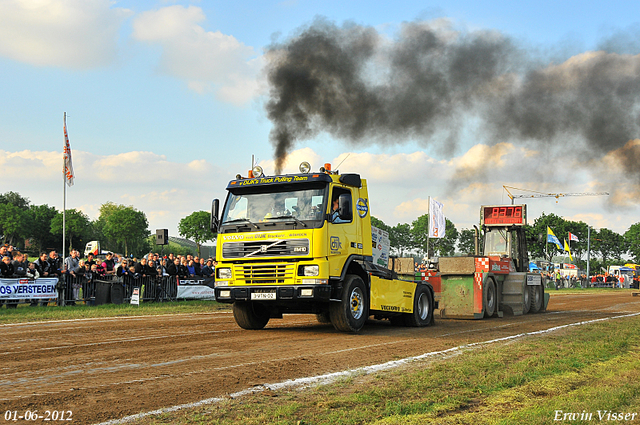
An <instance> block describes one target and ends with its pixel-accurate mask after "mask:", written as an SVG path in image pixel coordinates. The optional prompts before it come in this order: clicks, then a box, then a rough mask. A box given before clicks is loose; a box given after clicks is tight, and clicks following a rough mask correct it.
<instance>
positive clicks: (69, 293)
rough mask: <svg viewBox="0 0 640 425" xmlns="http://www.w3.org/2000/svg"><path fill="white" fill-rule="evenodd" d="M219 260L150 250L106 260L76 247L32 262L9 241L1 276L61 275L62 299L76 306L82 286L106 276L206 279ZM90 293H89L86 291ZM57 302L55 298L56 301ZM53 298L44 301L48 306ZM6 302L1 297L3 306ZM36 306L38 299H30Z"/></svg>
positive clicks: (0, 253) (1, 253)
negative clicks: (64, 255) (82, 254)
mask: <svg viewBox="0 0 640 425" xmlns="http://www.w3.org/2000/svg"><path fill="white" fill-rule="evenodd" d="M216 264H217V263H216V261H215V260H214V259H213V258H208V259H205V258H204V257H203V258H199V257H198V256H193V255H190V254H189V255H174V254H173V253H171V254H169V255H165V256H160V255H159V254H158V253H153V252H150V253H148V254H146V255H145V256H144V257H143V258H141V259H138V258H133V257H130V258H126V257H124V256H122V255H119V254H113V253H108V254H107V255H106V257H105V258H104V259H101V258H96V257H95V256H94V255H93V254H91V253H89V254H88V255H87V258H85V259H81V258H80V253H79V252H78V250H76V249H72V250H71V252H70V253H69V256H68V257H67V258H65V259H64V261H63V260H62V258H60V256H59V255H58V253H57V251H55V250H52V251H50V252H49V253H47V252H42V253H41V254H40V255H39V257H38V259H36V260H35V261H33V262H30V261H29V260H28V258H27V256H26V255H25V254H23V253H22V252H19V251H17V250H15V249H14V247H13V246H11V245H9V244H4V245H2V246H0V277H2V278H26V279H38V278H44V277H49V278H51V277H57V278H58V279H59V280H58V285H57V290H58V302H59V300H62V299H63V298H66V299H67V300H68V301H67V305H75V301H76V300H78V299H79V296H80V290H81V288H86V287H87V283H90V282H93V281H95V279H99V278H104V277H106V276H114V277H122V278H123V279H125V280H131V279H134V280H135V279H139V278H148V277H150V278H154V277H164V276H176V277H177V278H180V279H205V278H213V277H214V275H215V266H216ZM85 296H86V294H85ZM54 301H55V300H54ZM49 302H52V300H44V301H40V302H39V303H40V305H42V306H46V305H48V304H49ZM2 303H3V301H2V300H0V306H1V304H2ZM17 303H18V301H17V300H10V301H9V300H7V301H6V305H7V308H15V307H16V306H17ZM30 304H31V305H32V306H37V305H38V300H32V301H30Z"/></svg>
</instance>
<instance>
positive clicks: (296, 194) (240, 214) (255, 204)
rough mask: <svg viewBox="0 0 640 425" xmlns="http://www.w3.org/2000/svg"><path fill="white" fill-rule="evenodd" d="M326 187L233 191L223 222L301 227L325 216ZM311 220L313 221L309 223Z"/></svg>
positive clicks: (226, 206)
mask: <svg viewBox="0 0 640 425" xmlns="http://www.w3.org/2000/svg"><path fill="white" fill-rule="evenodd" d="M325 193H326V188H325V187H322V188H309V189H298V190H286V189H282V190H277V191H275V190H274V191H271V192H262V193H247V192H244V191H239V192H236V193H233V192H230V193H229V196H228V198H227V202H226V204H225V208H224V212H223V214H222V225H223V226H224V225H226V224H238V225H243V224H244V225H251V226H254V227H256V225H257V226H259V227H261V226H260V224H261V223H272V224H271V225H273V223H281V224H282V225H283V226H284V225H287V224H289V225H291V224H293V223H296V224H297V225H301V226H302V227H304V226H306V225H310V226H311V227H315V225H314V222H316V223H318V224H320V223H322V220H323V218H324V214H323V212H324V205H325ZM309 222H311V223H309Z"/></svg>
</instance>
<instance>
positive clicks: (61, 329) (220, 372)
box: [0, 291, 640, 424]
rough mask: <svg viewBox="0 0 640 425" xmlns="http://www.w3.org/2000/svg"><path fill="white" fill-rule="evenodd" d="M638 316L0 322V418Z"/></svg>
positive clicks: (225, 387) (596, 311)
mask: <svg viewBox="0 0 640 425" xmlns="http://www.w3.org/2000/svg"><path fill="white" fill-rule="evenodd" d="M636 312H640V297H632V296H631V293H630V292H628V291H625V292H624V293H623V292H614V291H612V292H608V293H606V294H589V295H586V294H576V295H555V294H552V297H551V301H550V303H549V308H548V311H547V313H544V314H537V315H527V316H520V317H512V316H505V317H504V318H501V319H498V318H496V319H491V320H480V321H462V320H440V319H438V318H436V325H435V326H434V327H430V328H397V327H392V326H390V325H389V323H388V321H384V322H377V321H371V322H370V323H367V325H366V326H365V328H364V329H363V331H362V332H361V333H360V334H357V335H351V334H343V333H338V332H336V331H334V329H333V327H332V326H331V325H322V324H319V323H317V322H316V321H315V317H313V316H300V315H294V316H285V318H284V319H283V320H272V321H271V322H270V323H269V325H268V326H267V328H266V329H265V330H262V331H245V330H241V329H240V328H238V327H237V326H236V324H235V322H234V320H233V316H232V314H230V313H211V314H198V315H174V316H153V317H134V318H111V319H88V320H78V321H63V322H46V323H30V324H21V325H4V326H0V335H1V341H2V348H1V349H0V358H1V365H2V366H1V368H2V369H1V370H2V372H1V373H2V378H0V406H1V408H0V415H4V413H5V411H7V410H11V411H17V412H18V415H20V414H24V412H25V411H26V410H31V411H33V410H38V412H39V413H40V414H44V412H45V411H46V410H57V411H60V410H64V411H71V412H73V422H75V423H81V424H90V423H98V422H101V421H106V420H108V419H117V418H122V417H124V416H127V415H131V414H135V413H140V412H145V411H149V410H155V409H159V408H162V407H168V406H173V405H177V404H184V403H189V402H195V401H199V400H202V399H206V398H210V397H215V396H222V395H225V394H229V393H233V392H236V391H239V390H242V389H245V388H248V387H251V386H253V385H258V384H262V383H274V382H279V381H282V380H286V379H290V378H299V377H305V376H313V375H318V374H322V373H327V372H334V371H341V370H345V369H349V368H354V367H359V366H365V365H372V364H378V363H383V362H386V361H389V360H396V359H399V358H404V357H410V356H414V355H419V354H423V353H426V352H430V351H437V350H443V349H446V348H450V347H455V346H459V345H461V344H465V343H469V342H477V341H486V340H490V339H494V338H499V337H503V336H508V335H514V334H518V333H521V332H529V331H535V330H541V329H548V328H551V327H553V326H557V325H561V324H567V323H574V322H579V321H581V320H589V319H596V318H601V317H610V316H616V315H620V314H628V313H636ZM3 420H4V417H1V416H0V423H3ZM41 420H42V419H40V421H41ZM20 422H21V421H18V422H17V423H20ZM38 422H39V421H30V423H38ZM4 423H11V422H7V421H4ZM13 423H16V422H13Z"/></svg>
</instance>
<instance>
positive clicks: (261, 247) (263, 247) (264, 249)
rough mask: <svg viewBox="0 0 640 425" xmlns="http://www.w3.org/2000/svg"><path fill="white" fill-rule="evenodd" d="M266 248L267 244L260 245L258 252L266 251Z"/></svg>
mask: <svg viewBox="0 0 640 425" xmlns="http://www.w3.org/2000/svg"><path fill="white" fill-rule="evenodd" d="M267 248H269V247H268V246H267V245H260V252H267Z"/></svg>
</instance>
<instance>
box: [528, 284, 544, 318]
mask: <svg viewBox="0 0 640 425" xmlns="http://www.w3.org/2000/svg"><path fill="white" fill-rule="evenodd" d="M529 299H530V300H531V313H539V312H541V311H542V307H543V306H544V288H543V287H542V285H540V286H530V287H529Z"/></svg>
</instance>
